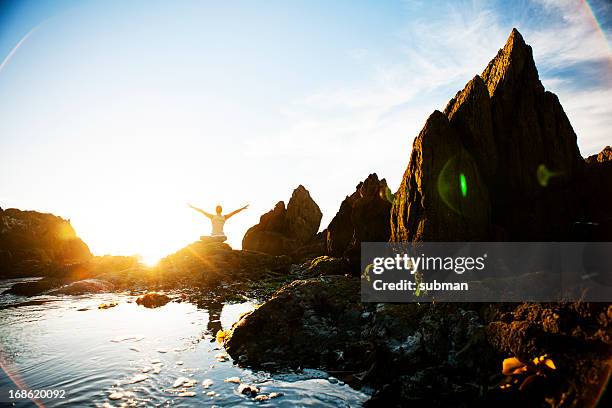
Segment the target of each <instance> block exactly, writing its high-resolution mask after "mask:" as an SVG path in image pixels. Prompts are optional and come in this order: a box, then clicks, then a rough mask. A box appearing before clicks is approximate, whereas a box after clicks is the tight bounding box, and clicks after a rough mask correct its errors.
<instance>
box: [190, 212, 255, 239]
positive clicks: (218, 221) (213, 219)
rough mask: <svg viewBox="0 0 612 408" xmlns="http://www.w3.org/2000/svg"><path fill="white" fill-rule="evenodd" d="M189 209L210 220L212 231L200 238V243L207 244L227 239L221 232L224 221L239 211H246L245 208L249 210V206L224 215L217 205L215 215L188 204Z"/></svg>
mask: <svg viewBox="0 0 612 408" xmlns="http://www.w3.org/2000/svg"><path fill="white" fill-rule="evenodd" d="M188 205H189V207H190V208H193V209H194V210H196V211H197V212H199V213H201V214H204V215H205V216H206V217H207V218H208V219H210V223H211V225H212V231H211V233H210V236H208V237H207V236H202V237H200V239H201V240H202V241H208V242H223V241H225V240H226V239H227V237H226V236H225V233H224V232H223V226H224V225H225V221H227V220H228V219H229V218H230V217H232V216H234V215H236V214H238V213H239V212H240V211H242V210H246V209H247V208H249V205H248V204H247V205H245V206H244V207H242V208H239V209H237V210H235V211H232V212H231V213H229V214H225V215H223V214H222V212H223V208H222V207H221V206H220V205H218V206H217V208H215V212H216V214H210V213H207V212H206V211H204V210H202V209H201V208H198V207H194V206H193V205H191V204H188Z"/></svg>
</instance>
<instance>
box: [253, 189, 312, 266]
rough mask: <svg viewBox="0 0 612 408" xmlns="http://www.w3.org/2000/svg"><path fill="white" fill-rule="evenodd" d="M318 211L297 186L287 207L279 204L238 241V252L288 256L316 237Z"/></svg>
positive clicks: (304, 192) (304, 191)
mask: <svg viewBox="0 0 612 408" xmlns="http://www.w3.org/2000/svg"><path fill="white" fill-rule="evenodd" d="M321 217H322V214H321V210H320V209H319V206H318V205H317V203H315V202H314V200H313V199H312V198H311V197H310V194H309V193H308V190H306V189H305V188H304V186H301V185H300V186H298V187H297V188H296V189H295V190H294V191H293V194H292V195H291V199H290V200H289V204H287V208H285V203H284V202H283V201H279V202H278V203H277V204H276V206H275V207H274V209H272V210H271V211H269V212H267V213H266V214H264V215H262V216H261V218H260V219H259V224H257V225H254V226H252V227H251V228H249V230H248V231H247V232H246V234H245V235H244V238H243V239H242V248H243V249H247V250H252V251H258V252H264V253H267V254H271V255H290V254H292V253H293V252H295V251H296V250H298V249H299V248H301V247H303V246H304V245H307V244H309V243H310V242H311V241H313V240H314V239H315V237H316V234H317V231H318V230H319V225H320V223H321Z"/></svg>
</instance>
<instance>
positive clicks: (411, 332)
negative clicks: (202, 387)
mask: <svg viewBox="0 0 612 408" xmlns="http://www.w3.org/2000/svg"><path fill="white" fill-rule="evenodd" d="M610 156H612V153H611V152H610V149H609V148H607V149H604V151H603V152H602V153H600V154H599V155H597V156H594V157H591V158H589V159H587V160H583V159H582V157H581V156H580V153H579V151H578V147H577V144H576V135H575V133H574V131H573V130H572V127H571V125H570V123H569V121H568V119H567V117H566V115H565V113H564V112H563V109H562V107H561V105H560V104H559V101H558V100H557V97H556V96H555V95H553V94H551V93H549V92H546V91H545V90H544V88H543V86H542V84H541V83H540V81H539V79H538V73H537V70H536V67H535V63H534V61H533V58H532V52H531V48H530V47H529V46H528V45H526V44H525V43H524V41H523V39H522V37H521V35H520V34H519V33H518V31H516V30H513V31H512V33H511V35H510V38H509V39H508V42H507V43H506V45H505V47H504V48H503V49H502V50H500V51H499V53H498V55H497V56H496V57H495V58H494V59H493V60H492V61H491V63H490V64H489V66H488V67H487V68H486V69H485V71H484V72H483V74H482V76H476V77H474V78H473V79H472V80H471V81H470V82H469V83H468V84H467V85H466V87H465V89H463V90H462V91H461V92H459V93H457V95H456V96H455V98H453V99H452V100H451V101H450V102H449V103H448V105H447V107H446V109H445V110H444V113H442V112H439V111H435V112H434V113H433V114H432V115H431V116H430V117H429V118H428V120H427V122H426V124H425V126H424V128H423V129H422V130H421V132H420V134H419V135H418V136H417V138H416V139H415V141H414V147H413V151H412V155H411V157H410V163H409V165H408V168H407V170H406V172H405V174H404V177H403V180H402V184H401V186H400V188H399V191H398V192H397V194H396V195H395V197H394V199H393V200H392V201H393V206H392V209H391V216H390V225H391V232H390V235H391V240H392V241H418V240H431V241H444V240H448V241H458V240H459V241H462V240H558V239H562V238H571V237H572V236H575V235H573V234H574V233H575V229H576V225H575V224H576V221H579V222H578V223H580V221H588V222H584V224H588V225H595V224H598V225H605V224H606V223H607V222H609V221H610V219H611V217H612V214H611V212H612V194H611V192H612V186H610V183H611V182H612V160H610ZM383 182H384V181H381V182H378V179H377V178H375V176H370V177H369V178H368V180H366V181H365V182H364V183H363V184H360V186H358V189H357V190H358V191H357V192H356V193H354V194H353V195H351V196H349V197H347V198H346V199H345V200H344V201H343V203H342V205H341V207H340V210H339V211H338V214H337V215H336V217H334V219H333V220H332V222H331V223H330V226H329V227H328V229H327V230H326V231H325V236H326V249H327V252H328V254H330V255H334V256H336V257H338V258H333V257H321V258H316V259H314V260H312V261H311V262H310V263H304V264H303V265H301V267H299V268H292V270H298V271H300V272H299V273H301V274H302V277H303V278H309V279H304V280H300V281H294V282H292V283H291V284H290V285H287V286H285V287H283V288H282V289H281V290H279V291H278V292H276V293H275V294H274V296H273V297H272V298H271V299H270V300H269V301H267V302H266V303H264V304H263V305H261V307H259V308H258V309H256V310H255V311H253V312H252V313H251V314H249V315H246V316H244V317H242V318H241V320H240V321H239V322H237V323H236V324H235V326H234V328H233V334H232V335H231V336H230V337H229V339H227V340H226V347H227V349H228V352H229V353H230V354H231V355H232V356H233V357H234V358H237V359H238V360H239V361H240V363H241V364H245V365H249V366H255V367H261V366H264V367H275V366H277V365H278V366H281V367H282V366H302V367H315V368H324V369H327V370H333V371H337V372H339V373H341V374H339V375H342V374H345V376H344V377H343V378H342V379H343V380H344V381H347V382H350V383H351V384H365V385H368V386H370V387H371V388H373V389H374V390H376V391H375V393H374V394H373V396H372V398H371V400H370V401H368V403H367V404H366V405H368V406H412V405H415V406H444V407H446V406H460V407H472V406H498V405H499V406H515V405H524V406H542V405H545V404H549V405H554V406H558V405H568V406H583V405H588V404H589V403H590V402H591V401H595V400H596V399H597V395H598V393H599V392H600V390H602V387H603V386H604V384H605V382H606V380H607V373H608V370H607V366H608V363H609V359H610V357H611V355H612V351H611V350H612V349H611V348H610V344H611V343H612V340H611V339H612V337H611V336H610V334H609V330H608V329H609V328H610V327H612V326H611V325H612V306H610V305H608V304H605V303H597V304H585V303H583V302H575V303H564V304H552V305H543V304H542V305H540V304H535V305H534V304H522V305H517V304H484V303H480V304H479V303H474V304H458V303H452V304H449V303H428V304H367V303H361V302H360V301H359V297H358V295H359V289H358V284H357V280H356V278H350V277H345V276H333V274H334V273H333V272H334V271H337V270H338V271H339V270H341V269H342V268H344V266H343V263H342V261H343V260H345V258H346V257H347V256H349V257H350V255H347V254H350V251H351V248H355V247H356V246H357V244H358V243H359V242H360V241H363V240H385V239H384V237H383V236H384V235H385V234H384V230H382V229H378V228H380V227H381V224H385V223H384V222H383V221H382V219H383V218H384V211H383V209H384V206H383V204H382V203H379V202H378V201H377V200H378V198H376V196H377V194H378V197H379V198H382V197H384V196H381V195H380V191H381V190H382V187H381V186H380V185H378V184H379V183H380V184H382V183H383ZM377 185H378V187H379V188H374V187H376V186H377ZM368 186H374V187H368ZM361 190H363V191H361ZM364 197H367V198H368V199H367V200H364ZM360 200H363V205H362V206H359V205H357V203H359V201H360ZM357 208H360V210H357ZM387 208H388V204H387ZM372 214H378V217H380V219H379V221H375V220H374V219H372V218H370V217H371V215H372ZM387 216H388V215H387ZM591 221H594V222H591ZM366 226H367V227H366ZM358 230H359V231H358ZM607 230H608V231H610V230H612V228H609V227H608V229H607ZM377 234H380V235H377ZM387 234H388V233H387ZM591 237H593V236H591ZM344 265H345V264H344ZM313 275H314V276H316V278H313V277H312V276H313ZM351 279H353V280H351ZM332 350H333V352H331V351H332ZM506 357H514V358H516V359H518V360H520V361H522V362H526V364H525V365H524V369H521V370H517V371H516V372H511V373H501V371H502V370H501V368H502V362H503V359H504V358H506ZM545 359H551V360H550V361H549V362H548V364H544V363H542V362H543V361H545ZM553 361H554V362H553ZM520 364H523V363H520ZM501 384H504V385H506V384H507V387H500V385H501Z"/></svg>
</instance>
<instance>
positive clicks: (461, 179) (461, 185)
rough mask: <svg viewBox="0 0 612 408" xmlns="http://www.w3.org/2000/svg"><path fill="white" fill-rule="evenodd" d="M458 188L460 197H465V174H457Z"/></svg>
mask: <svg viewBox="0 0 612 408" xmlns="http://www.w3.org/2000/svg"><path fill="white" fill-rule="evenodd" d="M459 188H460V189H461V195H462V196H463V197H467V179H466V178H465V174H463V173H461V174H459Z"/></svg>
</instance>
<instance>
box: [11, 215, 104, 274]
mask: <svg viewBox="0 0 612 408" xmlns="http://www.w3.org/2000/svg"><path fill="white" fill-rule="evenodd" d="M91 257H92V254H91V252H90V251H89V248H88V247H87V245H86V244H85V243H84V242H83V241H82V240H81V239H80V238H79V237H77V235H76V233H75V231H74V229H73V228H72V226H71V225H70V221H67V220H64V219H63V218H60V217H57V216H55V215H52V214H43V213H39V212H36V211H21V210H17V209H14V208H10V209H7V210H1V209H0V277H3V278H8V277H19V276H35V275H37V274H40V273H41V272H44V271H45V270H46V269H50V268H52V267H51V265H55V266H58V265H67V264H72V263H77V262H83V261H87V260H89V259H90V258H91ZM43 274H45V273H43Z"/></svg>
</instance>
